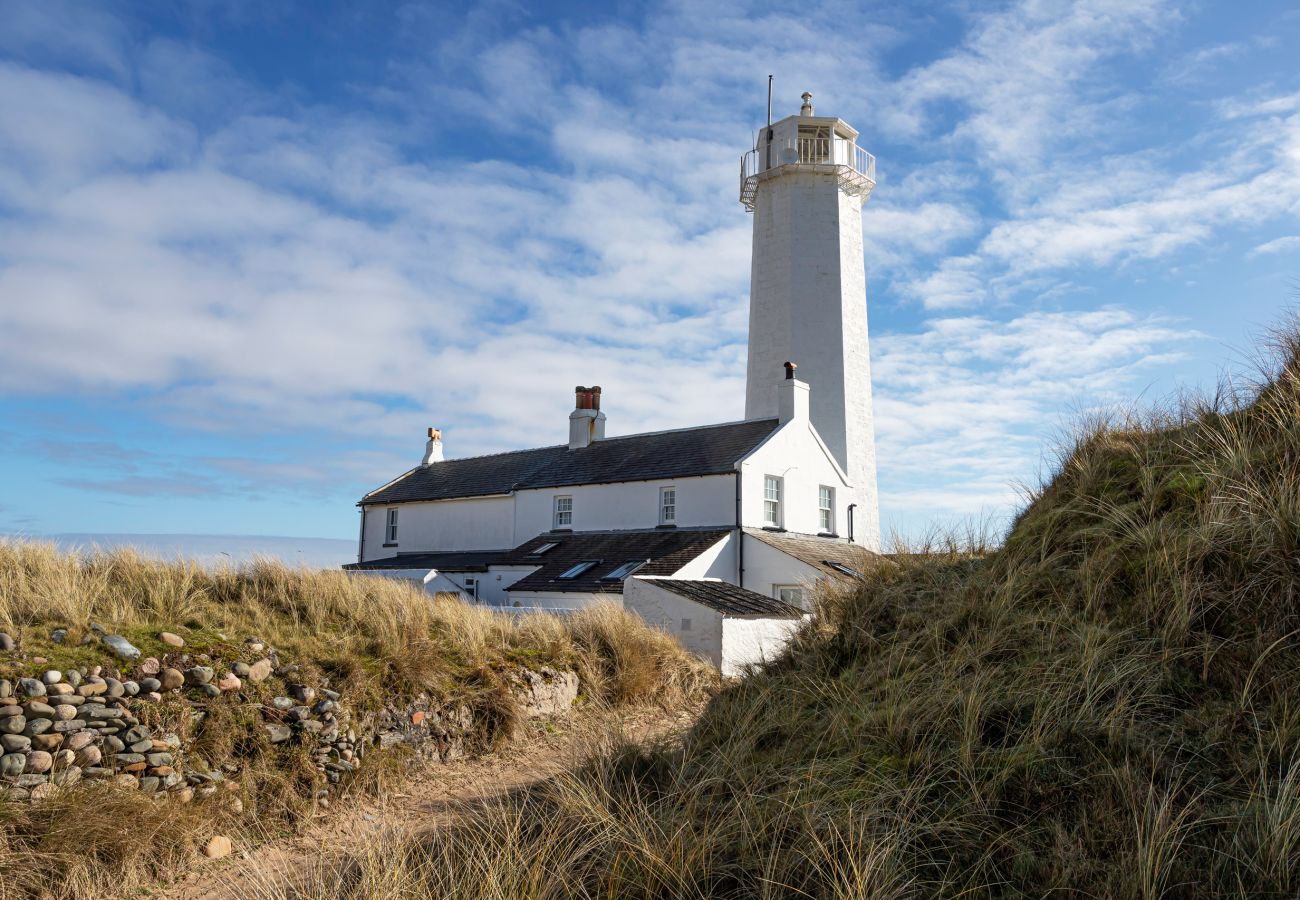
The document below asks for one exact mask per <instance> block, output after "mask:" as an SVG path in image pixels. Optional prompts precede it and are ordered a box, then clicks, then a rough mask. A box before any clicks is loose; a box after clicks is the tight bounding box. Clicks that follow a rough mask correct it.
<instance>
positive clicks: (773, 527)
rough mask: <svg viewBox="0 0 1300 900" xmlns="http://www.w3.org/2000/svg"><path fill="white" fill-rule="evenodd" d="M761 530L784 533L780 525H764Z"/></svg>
mask: <svg viewBox="0 0 1300 900" xmlns="http://www.w3.org/2000/svg"><path fill="white" fill-rule="evenodd" d="M763 530H764V531H785V529H784V528H782V527H781V526H780V525H764V526H763Z"/></svg>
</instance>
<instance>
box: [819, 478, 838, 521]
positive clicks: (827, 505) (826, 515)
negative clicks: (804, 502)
mask: <svg viewBox="0 0 1300 900" xmlns="http://www.w3.org/2000/svg"><path fill="white" fill-rule="evenodd" d="M817 527H818V528H820V529H821V530H822V531H824V532H827V533H832V532H834V531H835V488H833V487H827V486H826V485H824V484H823V485H819V486H818V487H817Z"/></svg>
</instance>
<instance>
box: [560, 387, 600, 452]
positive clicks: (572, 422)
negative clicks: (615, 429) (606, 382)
mask: <svg viewBox="0 0 1300 900" xmlns="http://www.w3.org/2000/svg"><path fill="white" fill-rule="evenodd" d="M573 393H574V404H573V405H574V410H573V412H571V413H569V449H570V450H578V449H581V448H582V447H586V446H588V445H590V444H591V443H592V442H593V441H599V440H602V439H603V438H604V437H605V414H604V413H603V412H601V411H600V385H598V384H597V385H592V386H591V387H583V386H582V385H578V386H577V387H575V388H574V389H573Z"/></svg>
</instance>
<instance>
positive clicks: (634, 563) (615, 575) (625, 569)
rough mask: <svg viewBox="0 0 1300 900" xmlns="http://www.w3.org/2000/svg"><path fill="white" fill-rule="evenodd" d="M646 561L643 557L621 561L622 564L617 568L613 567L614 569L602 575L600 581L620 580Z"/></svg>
mask: <svg viewBox="0 0 1300 900" xmlns="http://www.w3.org/2000/svg"><path fill="white" fill-rule="evenodd" d="M647 561H648V560H644V559H631V560H628V561H627V562H625V563H623V565H621V566H619V567H618V568H617V569H615V570H614V571H612V572H610V573H609V574H608V575H605V576H603V577H602V578H601V579H600V580H601V581H621V580H622V579H624V578H626V577H627V576H629V575H631V574H632V573H633V572H635V571H636V570H637V569H639V568H641V567H642V566H644V565H645V564H646V562H647Z"/></svg>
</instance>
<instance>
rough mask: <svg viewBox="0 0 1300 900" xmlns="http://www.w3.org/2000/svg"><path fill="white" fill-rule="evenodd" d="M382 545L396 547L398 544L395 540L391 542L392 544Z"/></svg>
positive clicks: (383, 545)
mask: <svg viewBox="0 0 1300 900" xmlns="http://www.w3.org/2000/svg"><path fill="white" fill-rule="evenodd" d="M380 546H382V547H396V546H397V542H396V541H394V542H393V543H391V544H381V545H380Z"/></svg>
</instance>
